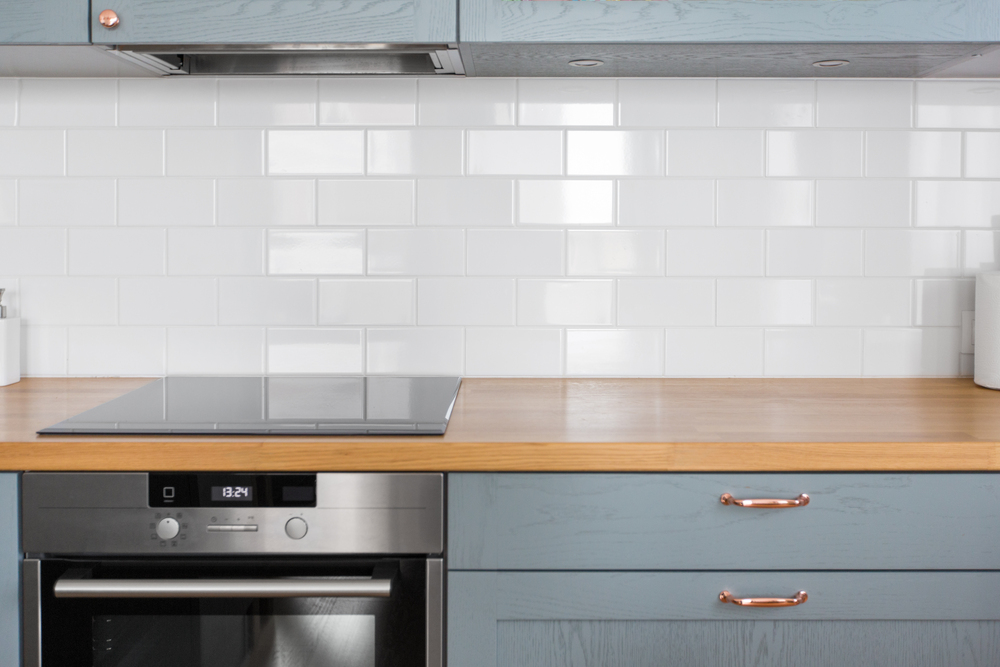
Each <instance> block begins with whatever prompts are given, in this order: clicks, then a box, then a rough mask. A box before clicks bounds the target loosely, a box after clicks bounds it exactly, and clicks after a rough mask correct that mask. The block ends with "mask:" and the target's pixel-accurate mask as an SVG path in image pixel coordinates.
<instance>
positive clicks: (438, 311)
mask: <svg viewBox="0 0 1000 667" xmlns="http://www.w3.org/2000/svg"><path fill="white" fill-rule="evenodd" d="M417 324H418V325H421V326H423V325H429V326H439V325H445V326H447V325H453V324H455V325H459V324H460V325H480V326H497V325H503V324H514V280H513V279H511V278H419V279H417Z"/></svg>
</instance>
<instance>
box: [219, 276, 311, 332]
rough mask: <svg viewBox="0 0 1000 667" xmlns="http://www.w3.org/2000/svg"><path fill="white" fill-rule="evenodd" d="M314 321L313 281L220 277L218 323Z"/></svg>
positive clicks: (291, 322) (276, 323) (304, 322)
mask: <svg viewBox="0 0 1000 667" xmlns="http://www.w3.org/2000/svg"><path fill="white" fill-rule="evenodd" d="M315 323H316V281H315V280H309V279H304V278H220V279H219V324H222V325H232V324H235V325H243V324H269V325H301V324H315Z"/></svg>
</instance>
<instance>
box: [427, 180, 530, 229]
mask: <svg viewBox="0 0 1000 667" xmlns="http://www.w3.org/2000/svg"><path fill="white" fill-rule="evenodd" d="M417 224H418V225H428V226H441V225H447V226H454V227H481V226H483V227H503V226H509V225H513V224H514V182H513V181H510V180H496V179H462V178H437V179H432V180H426V179H425V180H420V181H417Z"/></svg>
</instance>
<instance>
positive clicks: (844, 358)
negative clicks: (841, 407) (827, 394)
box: [764, 328, 862, 377]
mask: <svg viewBox="0 0 1000 667" xmlns="http://www.w3.org/2000/svg"><path fill="white" fill-rule="evenodd" d="M861 355H862V344H861V330H860V329H834V328H829V329H819V328H801V329H768V330H766V331H764V375H769V376H778V377H789V376H791V377H794V376H819V377H838V376H852V375H853V376H859V375H861Z"/></svg>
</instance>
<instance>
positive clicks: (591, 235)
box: [566, 229, 665, 276]
mask: <svg viewBox="0 0 1000 667" xmlns="http://www.w3.org/2000/svg"><path fill="white" fill-rule="evenodd" d="M566 240H567V246H566V272H567V274H568V275H571V276H662V275H663V266H664V260H665V252H664V233H663V232H662V231H661V230H641V231H627V230H624V229H616V230H613V231H605V230H601V231H591V230H586V231H583V230H571V231H569V232H567V238H566Z"/></svg>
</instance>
